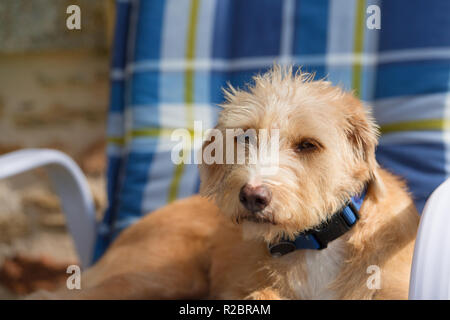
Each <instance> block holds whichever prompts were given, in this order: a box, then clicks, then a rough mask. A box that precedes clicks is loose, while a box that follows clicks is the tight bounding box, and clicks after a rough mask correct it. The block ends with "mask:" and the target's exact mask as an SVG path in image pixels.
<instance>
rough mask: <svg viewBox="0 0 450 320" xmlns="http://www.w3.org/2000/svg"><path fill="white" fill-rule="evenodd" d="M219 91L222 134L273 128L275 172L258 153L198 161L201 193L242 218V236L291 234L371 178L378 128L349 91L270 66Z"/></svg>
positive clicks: (340, 203) (309, 224)
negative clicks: (244, 83)
mask: <svg viewBox="0 0 450 320" xmlns="http://www.w3.org/2000/svg"><path fill="white" fill-rule="evenodd" d="M226 97H227V101H226V103H225V104H223V105H222V107H223V110H222V112H221V114H220V117H219V121H218V125H217V127H216V128H217V129H218V130H220V131H222V132H223V136H224V137H225V136H226V134H225V130H226V129H237V128H240V129H243V130H247V129H256V131H258V130H260V129H267V130H270V129H272V130H273V129H278V130H279V131H278V132H279V138H278V139H277V140H278V141H277V142H278V145H279V150H278V170H277V171H276V173H275V174H274V173H273V172H265V171H264V170H263V167H262V166H261V165H260V163H259V162H258V161H260V160H261V159H258V161H257V162H256V163H248V161H247V162H246V163H244V164H209V165H207V164H202V165H200V174H201V180H202V184H201V193H202V194H203V195H205V196H208V197H212V198H214V199H215V201H216V203H217V205H218V206H219V208H220V209H221V211H222V212H223V213H224V214H226V215H228V216H229V217H230V218H231V219H232V220H233V221H236V222H238V223H242V227H243V229H244V235H245V236H246V237H247V238H255V237H263V238H264V239H265V240H266V241H268V242H271V241H273V240H275V239H276V238H278V237H280V236H288V237H291V238H293V237H294V236H295V235H296V234H297V233H298V232H301V231H304V230H307V229H309V228H311V227H314V226H316V225H318V224H319V223H321V222H322V221H324V220H326V219H327V218H328V217H329V216H330V215H331V214H332V213H334V212H336V211H337V210H338V209H339V208H340V207H341V206H343V205H344V203H345V202H346V201H347V200H348V199H349V198H350V197H351V196H352V195H355V194H357V193H358V192H360V191H361V190H362V189H363V188H364V186H365V185H366V184H370V183H371V182H374V181H375V180H376V167H377V163H376V161H375V146H376V143H377V128H376V126H375V124H374V123H373V122H372V120H371V118H370V116H368V114H367V112H366V111H365V110H364V108H363V106H362V105H361V103H360V101H359V100H358V99H356V98H354V97H353V96H352V95H351V94H349V93H345V92H343V91H342V90H341V89H340V88H336V87H332V86H331V85H330V84H329V83H328V82H324V81H311V79H310V78H309V76H308V75H305V74H297V75H292V73H291V72H290V70H284V69H280V68H277V67H275V68H274V69H273V70H272V71H270V72H268V73H267V74H265V75H263V76H258V77H256V78H255V84H254V85H253V86H251V87H249V88H248V91H240V90H236V89H233V88H230V89H229V90H228V91H227V92H226ZM210 143H211V141H206V142H205V143H204V148H203V149H205V148H206V147H207V146H208V145H209V144H210ZM230 143H231V144H237V143H239V142H238V139H233V140H230V139H228V141H225V143H224V146H223V156H224V158H225V157H226V152H227V150H226V145H227V144H230ZM248 143H249V142H248ZM256 146H257V143H256ZM247 147H248V148H250V147H249V146H247ZM248 148H247V149H248ZM234 150H236V146H234ZM247 156H248V152H247ZM269 171H270V170H269Z"/></svg>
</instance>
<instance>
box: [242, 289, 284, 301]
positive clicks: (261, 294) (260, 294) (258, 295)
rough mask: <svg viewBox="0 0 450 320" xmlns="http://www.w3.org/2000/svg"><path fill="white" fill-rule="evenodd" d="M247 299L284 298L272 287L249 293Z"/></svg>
mask: <svg viewBox="0 0 450 320" xmlns="http://www.w3.org/2000/svg"><path fill="white" fill-rule="evenodd" d="M245 299H246V300H283V298H282V297H281V296H280V294H279V293H278V292H277V291H276V290H275V289H272V288H265V289H262V290H257V291H254V292H252V293H251V294H249V295H248V296H247V297H246V298H245Z"/></svg>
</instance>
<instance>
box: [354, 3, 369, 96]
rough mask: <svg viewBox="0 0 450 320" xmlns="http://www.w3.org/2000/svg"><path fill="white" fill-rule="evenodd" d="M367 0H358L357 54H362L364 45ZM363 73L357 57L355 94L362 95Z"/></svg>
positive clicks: (355, 47) (355, 40)
mask: <svg viewBox="0 0 450 320" xmlns="http://www.w3.org/2000/svg"><path fill="white" fill-rule="evenodd" d="M365 2H366V1H365V0H356V11H355V13H356V14H355V33H354V42H353V54H354V55H355V56H361V54H362V52H363V47H364V28H365V25H364V18H365V10H364V8H365ZM361 74H362V64H361V61H360V59H357V60H356V62H355V63H354V64H353V71H352V88H353V89H354V90H355V94H356V95H357V96H358V97H359V96H360V95H361Z"/></svg>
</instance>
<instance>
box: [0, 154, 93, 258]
mask: <svg viewBox="0 0 450 320" xmlns="http://www.w3.org/2000/svg"><path fill="white" fill-rule="evenodd" d="M38 167H44V168H45V169H46V170H47V172H48V175H49V177H50V180H51V181H52V184H53V185H54V187H55V189H56V191H57V193H58V195H59V197H60V199H61V204H62V208H63V211H64V213H65V215H66V220H67V224H68V228H69V231H70V233H71V234H72V236H73V239H74V242H75V247H76V249H77V252H78V255H79V257H80V260H81V264H82V266H83V267H87V266H89V265H90V264H91V262H92V256H93V249H94V241H95V237H96V221H95V207H94V203H93V200H92V195H91V193H90V189H89V185H88V183H87V181H86V178H85V176H84V174H83V172H82V171H81V170H80V168H79V167H78V166H77V164H76V163H75V162H74V161H73V160H72V159H71V158H70V157H69V156H67V155H66V154H64V153H62V152H60V151H57V150H50V149H23V150H19V151H15V152H11V153H8V154H6V155H3V156H0V179H3V178H7V177H11V176H14V175H16V174H19V173H22V172H26V171H29V170H32V169H35V168H38Z"/></svg>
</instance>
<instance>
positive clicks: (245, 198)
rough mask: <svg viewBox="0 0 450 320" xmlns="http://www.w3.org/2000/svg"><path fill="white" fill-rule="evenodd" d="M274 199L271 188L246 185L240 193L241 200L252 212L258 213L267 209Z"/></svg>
mask: <svg viewBox="0 0 450 320" xmlns="http://www.w3.org/2000/svg"><path fill="white" fill-rule="evenodd" d="M271 199H272V192H271V191H270V189H269V188H267V187H265V186H263V185H259V186H251V185H249V184H247V183H246V184H245V185H244V186H243V187H242V188H241V191H240V192H239V200H240V201H241V203H242V204H243V205H244V207H246V208H247V209H248V210H249V211H251V212H258V211H261V210H263V209H264V208H265V207H267V206H268V205H269V203H270V200H271Z"/></svg>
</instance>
